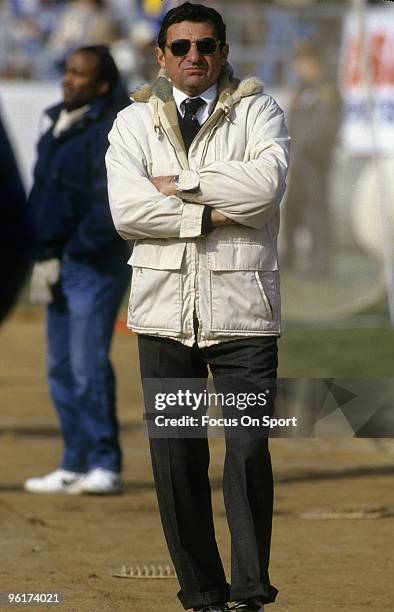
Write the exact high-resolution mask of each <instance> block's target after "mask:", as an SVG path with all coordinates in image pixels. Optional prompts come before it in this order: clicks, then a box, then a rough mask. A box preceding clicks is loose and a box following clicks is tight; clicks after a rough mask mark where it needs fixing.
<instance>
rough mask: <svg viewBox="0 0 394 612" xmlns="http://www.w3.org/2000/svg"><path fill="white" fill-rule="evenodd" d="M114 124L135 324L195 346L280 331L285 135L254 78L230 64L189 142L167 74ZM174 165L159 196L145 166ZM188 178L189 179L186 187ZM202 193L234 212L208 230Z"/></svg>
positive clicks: (116, 205) (115, 183)
mask: <svg viewBox="0 0 394 612" xmlns="http://www.w3.org/2000/svg"><path fill="white" fill-rule="evenodd" d="M132 99H133V101H134V103H133V104H132V105H130V106H129V107H127V108H126V109H124V110H123V111H121V112H120V113H119V115H118V117H117V119H116V121H115V123H114V126H113V128H112V130H111V132H110V134H109V141H110V147H109V149H108V152H107V156H106V162H107V170H108V190H109V201H110V207H111V212H112V217H113V221H114V224H115V227H116V229H117V231H118V232H119V234H120V235H121V236H122V237H123V238H125V239H127V240H130V239H136V242H135V246H134V251H133V254H132V257H131V259H130V261H129V263H130V264H131V265H132V266H133V278H132V286H131V294H130V302H129V312H128V326H129V327H130V328H131V329H132V330H134V331H135V332H137V333H143V334H150V335H156V336H164V337H168V338H173V339H175V340H178V341H180V342H182V343H183V344H185V345H187V346H192V345H193V343H194V341H195V335H194V324H193V318H194V317H197V319H198V333H197V342H198V345H199V346H200V347H204V346H209V345H211V344H216V343H218V342H223V341H227V340H234V339H238V338H245V337H247V336H262V335H275V336H277V335H279V334H280V293H279V276H278V260H277V233H278V229H279V203H280V201H281V199H282V196H283V194H284V191H285V178H286V172H287V168H288V161H289V141H290V139H289V136H288V133H287V130H286V127H285V123H284V115H283V111H282V110H281V109H280V108H279V107H278V105H277V104H276V102H275V101H274V100H273V98H271V97H270V96H268V95H266V94H264V93H263V86H262V83H261V82H260V81H258V80H257V79H253V78H252V79H246V80H244V81H239V80H238V79H235V78H233V76H232V73H231V69H230V67H229V66H228V65H226V66H225V68H224V69H223V70H222V74H221V76H220V79H219V81H218V102H217V104H216V107H215V109H214V111H213V113H212V114H211V116H210V117H209V119H208V120H207V121H206V122H205V123H204V124H203V125H202V127H201V129H200V131H199V132H198V134H197V136H196V137H195V139H194V141H193V142H192V144H191V146H190V149H189V153H188V155H187V154H186V151H185V148H184V144H183V140H182V136H181V132H180V129H179V125H178V117H177V110H176V105H175V101H174V98H173V96H172V86H171V82H170V81H169V79H168V78H167V77H166V75H165V74H160V75H159V77H158V79H157V81H156V82H155V84H154V85H153V86H152V87H150V86H144V87H142V88H141V89H140V90H138V91H137V92H136V93H135V94H133V97H132ZM168 175H174V176H175V175H179V177H180V178H179V181H180V184H181V188H182V191H180V192H179V197H178V195H177V196H168V197H167V196H164V195H163V194H161V193H160V192H159V191H157V189H156V188H155V187H154V185H153V184H152V183H151V181H150V180H149V179H150V177H155V176H168ZM183 189H187V190H188V191H183ZM204 205H208V206H210V207H212V208H214V209H216V210H217V211H219V212H220V213H222V214H223V215H225V216H226V217H229V218H230V219H232V220H233V221H235V222H236V225H228V226H223V227H218V228H216V229H214V230H213V231H212V232H211V233H209V234H208V235H207V236H201V219H202V213H203V209H204Z"/></svg>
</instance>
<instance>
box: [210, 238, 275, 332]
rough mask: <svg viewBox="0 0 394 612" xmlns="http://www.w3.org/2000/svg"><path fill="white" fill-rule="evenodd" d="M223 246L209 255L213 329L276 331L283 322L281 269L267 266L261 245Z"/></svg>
mask: <svg viewBox="0 0 394 612" xmlns="http://www.w3.org/2000/svg"><path fill="white" fill-rule="evenodd" d="M221 247H222V245H220V251H218V252H216V253H210V254H209V256H208V268H209V283H210V286H209V291H210V329H211V331H212V332H232V333H234V334H235V333H236V332H239V333H240V334H244V333H247V332H256V333H258V332H264V331H267V330H270V331H272V330H273V324H274V323H275V322H277V323H278V324H279V282H278V272H277V271H276V270H269V269H268V270H267V269H266V263H265V261H266V257H265V254H264V249H263V248H262V247H261V246H260V245H253V244H242V245H241V244H233V245H226V247H231V248H225V249H222V248H221ZM274 327H275V326H274Z"/></svg>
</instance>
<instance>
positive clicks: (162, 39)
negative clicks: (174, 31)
mask: <svg viewBox="0 0 394 612" xmlns="http://www.w3.org/2000/svg"><path fill="white" fill-rule="evenodd" d="M181 21H194V22H196V23H205V22H207V21H208V22H211V23H212V24H213V25H214V26H215V30H216V36H217V39H218V40H220V46H221V47H222V46H223V45H224V44H225V43H226V26H225V24H224V22H223V19H222V16H221V15H220V13H218V12H217V11H215V9H213V8H208V7H207V6H204V5H203V4H192V3H191V2H184V4H181V5H180V6H177V7H175V8H173V9H171V10H170V11H168V13H166V14H165V15H164V19H163V21H162V24H161V27H160V31H159V34H158V36H157V45H158V46H159V47H160V49H162V51H164V48H165V46H166V42H167V30H168V28H169V27H170V26H171V25H173V24H174V23H181Z"/></svg>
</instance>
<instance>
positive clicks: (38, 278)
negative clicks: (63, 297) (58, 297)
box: [30, 258, 61, 304]
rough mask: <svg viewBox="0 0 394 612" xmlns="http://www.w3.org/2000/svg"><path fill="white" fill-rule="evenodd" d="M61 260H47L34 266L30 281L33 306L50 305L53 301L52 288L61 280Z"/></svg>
mask: <svg viewBox="0 0 394 612" xmlns="http://www.w3.org/2000/svg"><path fill="white" fill-rule="evenodd" d="M60 267H61V263H60V260H59V259H56V258H53V259H47V260H46V261H39V262H38V263H36V264H34V266H33V272H32V275H31V280H30V301H31V303H32V304H50V303H51V302H52V301H53V295H52V286H53V285H56V283H57V282H58V281H59V278H60Z"/></svg>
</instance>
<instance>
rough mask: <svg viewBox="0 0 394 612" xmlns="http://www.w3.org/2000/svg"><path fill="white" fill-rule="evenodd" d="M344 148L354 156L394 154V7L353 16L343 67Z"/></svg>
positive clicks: (347, 25) (345, 35)
mask: <svg viewBox="0 0 394 612" xmlns="http://www.w3.org/2000/svg"><path fill="white" fill-rule="evenodd" d="M340 80H341V87H342V95H343V99H344V122H343V132H342V137H343V144H344V146H345V147H346V148H347V149H348V150H350V151H352V152H354V153H365V154H371V153H372V152H374V151H375V152H376V151H379V152H390V153H392V152H393V151H394V6H392V5H390V4H389V3H385V4H384V5H383V6H381V7H380V8H375V9H367V10H365V11H363V10H362V9H360V12H357V11H355V12H353V13H351V14H349V15H348V17H347V18H346V20H345V24H344V33H343V48H342V61H341V79H340Z"/></svg>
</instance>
